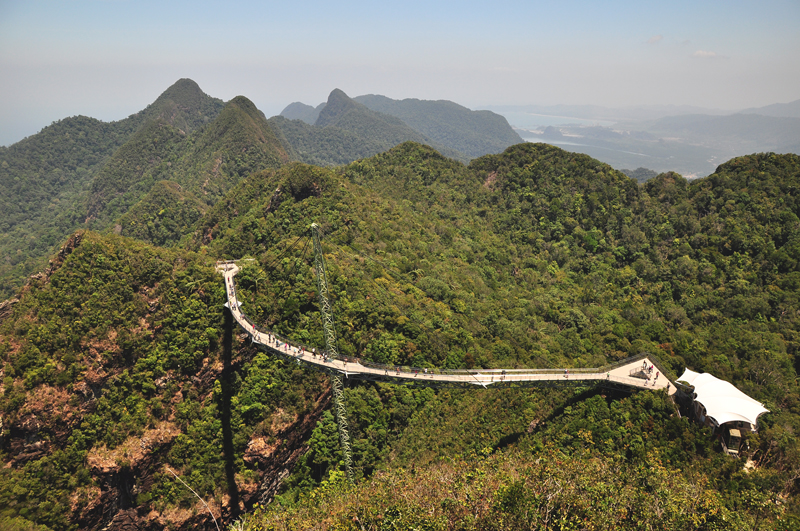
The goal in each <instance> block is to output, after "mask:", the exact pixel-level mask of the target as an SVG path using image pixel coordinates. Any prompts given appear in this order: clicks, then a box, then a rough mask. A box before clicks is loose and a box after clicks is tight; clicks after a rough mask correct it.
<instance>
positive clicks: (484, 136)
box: [354, 94, 522, 159]
mask: <svg viewBox="0 0 800 531" xmlns="http://www.w3.org/2000/svg"><path fill="white" fill-rule="evenodd" d="M354 100H355V101H357V102H358V103H362V104H364V105H366V106H367V107H369V108H370V109H372V110H373V111H378V112H382V113H384V114H389V115H391V116H395V117H397V118H400V119H401V120H403V122H405V123H406V124H408V125H409V127H411V128H412V129H414V130H416V131H419V132H420V133H422V134H423V135H425V136H426V137H428V138H430V139H431V140H433V141H435V142H437V143H439V144H441V145H443V146H447V147H449V148H451V149H455V150H456V151H459V152H461V153H465V154H466V155H467V156H468V157H469V158H470V159H473V158H476V157H481V156H483V155H488V154H491V153H499V152H501V151H503V150H504V149H506V148H507V147H509V146H511V145H513V144H518V143H520V142H522V138H520V136H519V135H518V134H517V133H516V132H514V130H513V129H512V128H511V126H510V125H508V121H506V119H505V118H503V117H502V116H500V115H499V114H495V113H493V112H491V111H472V110H470V109H467V108H466V107H462V106H461V105H458V104H456V103H453V102H452V101H445V100H440V101H426V100H418V99H405V100H393V99H391V98H387V97H386V96H379V95H375V94H369V95H366V96H358V97H356V98H354Z"/></svg>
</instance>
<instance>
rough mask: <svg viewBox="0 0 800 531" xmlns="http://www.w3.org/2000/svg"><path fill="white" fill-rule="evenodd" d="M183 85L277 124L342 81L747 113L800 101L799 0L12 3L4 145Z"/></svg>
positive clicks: (394, 92)
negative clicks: (292, 108)
mask: <svg viewBox="0 0 800 531" xmlns="http://www.w3.org/2000/svg"><path fill="white" fill-rule="evenodd" d="M182 77H188V78H191V79H194V80H195V81H196V82H197V83H198V84H199V85H200V87H201V88H202V89H203V90H204V91H205V92H206V93H208V94H210V95H212V96H216V97H219V98H222V99H224V100H229V99H231V98H233V97H234V96H237V95H239V94H242V95H244V96H247V97H248V98H250V99H251V100H253V102H254V103H255V104H256V105H257V106H258V107H259V108H260V109H261V110H262V111H264V112H265V113H266V114H267V116H272V115H275V114H278V113H280V111H281V110H282V109H283V108H284V107H285V106H286V105H288V104H289V103H291V102H293V101H302V102H304V103H308V104H312V105H316V104H318V103H320V102H322V101H325V100H326V99H327V96H328V94H329V93H330V91H331V90H332V89H334V88H340V89H342V90H344V91H345V92H346V93H347V94H348V95H350V96H358V95H362V94H383V95H385V96H389V97H391V98H395V99H403V98H420V99H448V100H452V101H455V102H457V103H460V104H462V105H466V106H467V107H470V108H480V107H482V106H486V105H507V104H508V105H511V104H518V105H524V104H540V105H551V104H559V103H564V104H597V105H606V106H627V105H638V104H677V105H682V104H686V105H697V106H703V107H715V108H725V109H732V110H733V109H740V108H744V107H755V106H762V105H767V104H770V103H780V102H788V101H792V100H796V99H798V98H800V1H798V0H787V1H771V0H761V1H759V2H756V1H754V0H747V1H735V0H729V1H703V0H692V1H689V2H684V1H681V0H673V1H670V2H665V1H663V0H661V1H659V2H649V1H645V0H637V1H630V2H628V1H616V0H606V1H603V2H600V1H592V2H588V1H570V0H561V1H552V0H550V1H547V2H538V1H533V0H523V1H504V0H496V1H494V2H488V1H486V0H482V1H480V2H472V1H462V2H450V1H436V0H425V1H417V0H406V1H404V2H381V1H376V0H371V1H368V2H367V1H364V2H357V1H347V0H340V1H339V2H317V1H302V0H300V1H288V0H282V1H280V2H274V1H271V0H261V1H253V2H249V1H227V2H212V1H204V0H193V1H191V2H189V1H184V0H180V1H169V0H160V1H150V0H136V1H134V0H52V1H51V0H22V1H18V0H0V145H9V144H11V143H14V142H16V141H18V140H20V139H21V138H23V137H24V136H27V135H30V134H33V133H36V132H37V131H39V130H40V129H41V128H42V127H44V126H46V125H49V124H50V123H51V122H52V121H55V120H59V119H61V118H65V117H67V116H74V115H78V114H83V115H88V116H92V117H95V118H100V119H102V120H106V121H109V120H118V119H121V118H124V117H126V116H128V115H130V114H132V113H134V112H137V111H139V110H141V109H142V108H144V107H145V106H147V104H149V103H151V102H152V101H154V100H155V99H156V98H157V97H158V95H159V94H160V93H161V92H163V91H164V90H165V89H166V88H167V87H168V86H170V85H171V84H172V83H174V82H175V81H176V80H178V79H179V78H182Z"/></svg>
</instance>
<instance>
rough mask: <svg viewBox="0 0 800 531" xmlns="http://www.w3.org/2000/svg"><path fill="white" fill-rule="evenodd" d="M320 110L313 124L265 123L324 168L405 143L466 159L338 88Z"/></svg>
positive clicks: (305, 159) (300, 154)
mask: <svg viewBox="0 0 800 531" xmlns="http://www.w3.org/2000/svg"><path fill="white" fill-rule="evenodd" d="M320 107H321V108H320V110H319V114H318V116H317V119H316V121H315V122H314V125H309V124H308V123H306V122H304V121H302V120H290V119H287V118H286V117H284V116H276V117H274V118H271V119H270V121H269V123H270V125H271V126H272V127H274V128H275V129H276V130H278V131H280V134H281V135H282V136H283V138H284V139H285V141H286V144H287V145H288V146H291V149H292V151H293V153H295V154H296V155H297V158H298V160H300V161H302V162H306V163H309V164H318V165H325V166H335V165H341V164H347V163H349V162H353V161H354V160H357V159H361V158H365V157H370V156H372V155H375V154H378V153H381V152H383V151H386V150H387V149H391V148H393V147H394V146H396V145H398V144H400V143H402V142H407V141H412V142H419V143H423V144H428V145H431V146H433V147H434V148H438V149H439V150H440V151H441V152H443V153H444V154H446V155H448V156H451V157H453V158H456V159H461V160H463V161H467V160H469V157H467V156H466V155H465V154H463V153H460V152H458V151H456V150H454V149H449V148H447V147H444V146H440V145H438V144H437V143H436V142H434V141H432V140H431V139H429V138H427V137H425V135H423V134H421V133H419V132H417V131H415V130H414V129H412V128H411V127H409V126H408V125H406V124H405V123H404V122H403V121H402V120H400V119H399V118H396V117H394V116H390V115H388V114H383V113H380V112H376V111H373V110H370V109H369V108H367V107H366V106H364V105H362V104H360V103H358V102H356V101H355V100H353V99H351V98H350V97H348V96H347V94H345V93H344V92H342V91H341V90H339V89H335V90H333V91H332V92H331V93H330V96H328V101H327V102H326V103H325V105H324V106H320ZM291 114H292V113H291V112H290V113H289V115H291Z"/></svg>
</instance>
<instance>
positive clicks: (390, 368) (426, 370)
mask: <svg viewBox="0 0 800 531" xmlns="http://www.w3.org/2000/svg"><path fill="white" fill-rule="evenodd" d="M232 263H234V261H223V262H218V263H217V264H218V265H219V264H232ZM226 289H229V290H230V291H229V293H230V295H232V296H233V298H234V300H236V301H237V303H238V302H239V298H238V296H237V293H236V283H235V282H233V280H232V277H231V282H230V285H229V286H227V288H226ZM229 301H230V296H229ZM237 313H238V318H239V319H240V320H241V321H244V322H245V323H246V324H247V326H243V328H245V330H246V331H247V332H248V333H252V332H258V333H260V334H264V335H269V336H272V337H273V338H274V339H276V340H278V341H279V342H280V343H281V344H286V345H289V346H291V347H294V348H296V349H305V350H306V351H307V352H311V350H312V349H311V348H309V347H308V345H304V344H303V343H299V342H297V341H293V340H291V339H289V338H287V337H284V336H282V335H280V334H278V333H276V332H274V331H272V330H266V329H264V328H261V327H260V326H258V325H257V324H256V323H254V322H253V321H252V319H250V318H249V317H248V316H247V315H246V314H245V313H243V312H242V311H238V312H237ZM240 324H241V323H240ZM266 346H268V347H270V348H273V349H276V350H278V351H280V349H278V348H276V346H274V345H269V344H267V345H266ZM315 350H316V353H317V354H318V355H319V356H320V357H325V356H328V353H327V352H326V351H325V350H324V349H315ZM645 358H647V359H649V360H650V361H651V362H652V363H653V365H654V366H655V367H656V368H658V370H659V371H660V372H661V374H663V375H664V376H665V377H667V378H668V379H669V380H672V381H675V375H674V374H673V373H672V371H669V370H668V369H665V368H664V367H663V365H662V364H661V361H660V360H659V359H658V357H657V356H655V355H653V354H651V353H645V352H642V353H640V354H637V355H634V356H629V357H627V358H624V359H621V360H618V361H615V362H613V363H608V364H606V365H603V366H602V367H569V368H566V369H536V368H529V369H442V368H437V367H415V366H410V365H389V364H385V363H378V362H374V361H368V360H364V359H362V358H358V357H355V356H341V355H340V356H339V357H338V358H337V359H339V360H341V361H346V362H350V363H358V364H360V365H361V366H363V367H367V368H371V369H375V370H379V371H384V372H386V373H390V372H395V373H396V372H400V373H407V374H422V375H426V374H428V375H444V376H447V375H451V376H464V375H472V376H479V375H500V376H503V375H506V376H513V375H514V374H542V375H545V374H565V373H567V372H568V374H602V373H606V374H608V373H610V372H611V371H613V370H615V369H618V368H619V367H623V366H625V365H628V364H630V363H633V362H635V361H637V360H643V359H645ZM615 378H616V379H619V377H615Z"/></svg>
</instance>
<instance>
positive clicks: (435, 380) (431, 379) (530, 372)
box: [217, 261, 676, 395]
mask: <svg viewBox="0 0 800 531" xmlns="http://www.w3.org/2000/svg"><path fill="white" fill-rule="evenodd" d="M217 270H218V271H219V272H221V273H222V275H223V276H224V278H225V290H226V293H227V298H228V301H227V302H226V304H225V305H226V307H228V308H229V309H230V311H231V314H232V315H233V318H234V319H235V320H236V322H237V323H238V324H239V326H240V327H241V328H242V329H243V330H244V331H245V332H246V333H247V334H248V335H249V336H250V338H251V340H252V342H253V343H255V344H257V345H258V346H260V347H261V348H263V349H264V350H266V351H268V352H271V353H274V354H278V355H281V356H284V357H286V358H291V359H294V360H296V361H297V363H301V364H304V365H307V366H309V367H311V368H314V369H316V370H319V371H322V372H326V373H329V374H338V375H341V376H342V377H343V378H344V379H346V380H366V381H384V382H389V383H395V384H410V385H415V386H427V387H462V388H473V389H474V388H489V387H492V388H499V387H589V386H601V387H609V388H624V389H628V390H630V389H649V390H655V389H666V390H667V393H668V394H670V395H672V394H673V393H675V390H676V389H675V385H674V384H673V383H672V382H670V381H669V380H668V379H667V377H666V376H664V370H663V368H662V367H661V366H660V364H659V361H658V360H657V359H655V358H654V357H652V356H648V355H646V354H642V355H639V356H634V357H632V358H627V359H625V360H621V361H619V362H616V363H613V364H609V365H606V366H604V367H598V368H561V369H461V370H447V369H438V368H430V367H427V368H425V367H408V366H395V365H383V364H379V363H373V362H369V361H366V360H362V359H359V358H352V357H338V358H334V357H331V356H328V355H327V353H326V352H325V351H324V350H321V349H318V348H315V347H309V346H308V345H303V344H300V343H297V342H294V341H290V340H288V339H286V338H283V337H280V336H278V335H277V334H275V333H273V332H272V331H269V330H265V329H263V328H261V327H259V326H257V325H256V324H255V323H254V322H253V321H252V320H251V319H250V318H249V317H247V315H245V314H244V313H243V312H242V310H241V306H242V301H240V300H239V298H238V296H237V294H236V284H235V282H234V277H235V276H236V274H237V273H238V272H239V266H238V265H237V264H236V263H235V262H234V261H225V262H219V263H217Z"/></svg>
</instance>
